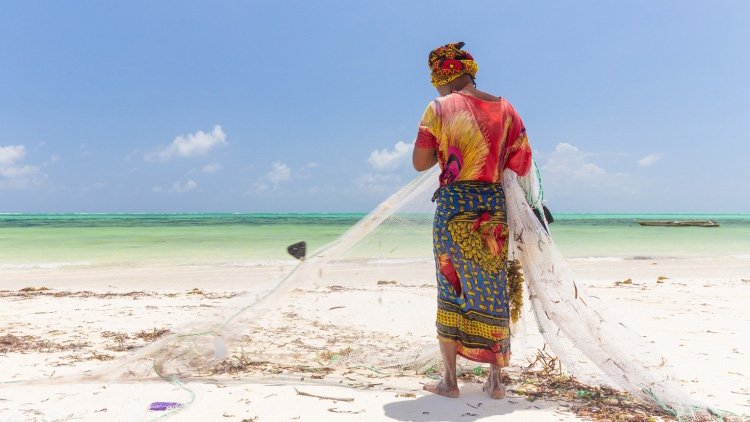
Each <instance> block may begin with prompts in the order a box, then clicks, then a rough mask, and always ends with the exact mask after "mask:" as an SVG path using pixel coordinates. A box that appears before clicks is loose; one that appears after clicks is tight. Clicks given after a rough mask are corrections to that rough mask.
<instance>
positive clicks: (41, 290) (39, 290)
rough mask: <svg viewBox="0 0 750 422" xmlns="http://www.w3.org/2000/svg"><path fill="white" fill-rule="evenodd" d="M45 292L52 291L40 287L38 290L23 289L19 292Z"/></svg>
mask: <svg viewBox="0 0 750 422" xmlns="http://www.w3.org/2000/svg"><path fill="white" fill-rule="evenodd" d="M46 290H52V289H50V288H48V287H40V288H38V289H37V288H36V287H24V288H23V289H21V290H19V291H20V292H44V291H46Z"/></svg>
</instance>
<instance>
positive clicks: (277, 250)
mask: <svg viewBox="0 0 750 422" xmlns="http://www.w3.org/2000/svg"><path fill="white" fill-rule="evenodd" d="M364 216H365V214H5V215H0V270H2V269H3V268H5V269H9V268H58V267H65V266H109V265H124V266H138V265H163V264H170V265H172V264H177V265H183V264H184V265H202V264H206V265H236V266H254V265H277V264H279V263H280V262H289V260H290V259H291V258H290V257H289V256H288V255H287V253H286V247H287V246H288V245H290V244H292V243H294V242H297V241H300V240H305V241H307V243H308V247H309V250H313V249H315V248H317V247H320V246H322V245H325V244H326V243H328V242H330V241H332V240H334V239H336V238H337V237H338V236H339V235H341V234H342V233H343V232H345V231H346V230H347V229H348V228H349V227H351V226H352V225H354V224H355V223H356V222H357V221H359V220H360V219H361V218H363V217H364ZM555 219H556V221H555V223H553V224H552V225H551V231H552V235H553V237H554V239H555V242H556V244H557V246H558V248H559V249H560V250H561V251H562V253H563V255H564V256H565V257H567V258H577V259H621V258H624V259H638V258H647V257H649V258H651V257H653V258H656V257H673V258H691V257H750V214H712V215H708V214H556V215H555ZM634 219H644V220H647V219H711V220H716V221H718V222H719V223H720V225H721V226H720V227H717V228H703V227H642V226H639V225H638V224H635V223H634ZM422 221H425V219H424V218H423V219H422ZM389 231H390V232H391V234H393V233H399V232H401V230H399V229H397V228H391V230H389ZM405 233H407V236H402V237H401V238H399V239H403V240H398V239H397V240H396V241H397V242H404V243H405V244H404V245H403V246H404V248H402V250H405V251H408V252H407V253H406V255H401V257H408V255H410V254H411V255H414V254H422V256H430V253H431V249H430V246H429V227H426V226H425V227H423V228H417V229H415V228H414V227H409V228H405ZM415 239H422V241H417V242H416V243H414V240H415ZM406 243H409V245H406ZM425 248H426V250H424V251H423V249H425Z"/></svg>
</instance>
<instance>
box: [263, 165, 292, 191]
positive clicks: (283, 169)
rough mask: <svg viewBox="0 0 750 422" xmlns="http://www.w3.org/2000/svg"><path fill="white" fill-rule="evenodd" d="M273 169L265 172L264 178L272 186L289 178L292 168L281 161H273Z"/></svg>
mask: <svg viewBox="0 0 750 422" xmlns="http://www.w3.org/2000/svg"><path fill="white" fill-rule="evenodd" d="M272 166H273V170H271V171H269V172H268V173H266V179H268V181H269V182H271V183H273V184H274V186H278V184H279V182H283V181H284V180H289V179H291V177H292V170H291V169H290V168H289V166H287V165H286V164H284V163H282V162H281V161H275V162H274V163H273V164H272Z"/></svg>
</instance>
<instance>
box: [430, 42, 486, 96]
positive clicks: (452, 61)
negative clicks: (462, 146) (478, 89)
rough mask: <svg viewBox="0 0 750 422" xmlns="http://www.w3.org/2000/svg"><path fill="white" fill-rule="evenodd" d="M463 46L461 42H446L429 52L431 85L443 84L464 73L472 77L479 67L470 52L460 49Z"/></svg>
mask: <svg viewBox="0 0 750 422" xmlns="http://www.w3.org/2000/svg"><path fill="white" fill-rule="evenodd" d="M463 46H464V43H462V42H459V43H455V44H446V45H444V46H442V47H438V48H436V49H434V50H432V51H431V52H430V57H429V59H428V63H429V66H430V70H431V71H432V75H431V76H432V85H434V86H435V87H439V86H440V85H445V84H447V83H449V82H452V81H454V80H455V79H456V78H458V77H459V76H461V75H463V74H464V73H468V74H469V75H471V76H472V78H473V77H474V76H476V75H477V70H478V69H479V67H478V66H477V64H476V63H475V62H474V57H471V54H469V53H467V52H466V51H463V50H461V47H463Z"/></svg>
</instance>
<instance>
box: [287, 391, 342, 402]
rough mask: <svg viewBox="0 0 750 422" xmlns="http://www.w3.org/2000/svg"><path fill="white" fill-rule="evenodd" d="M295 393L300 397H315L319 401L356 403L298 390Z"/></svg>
mask: <svg viewBox="0 0 750 422" xmlns="http://www.w3.org/2000/svg"><path fill="white" fill-rule="evenodd" d="M294 391H296V392H297V394H298V395H300V396H307V397H315V398H318V399H326V400H335V401H354V399H340V398H336V397H326V396H316V395H315V394H310V393H305V392H304V391H299V390H297V389H296V388H295V389H294Z"/></svg>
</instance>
